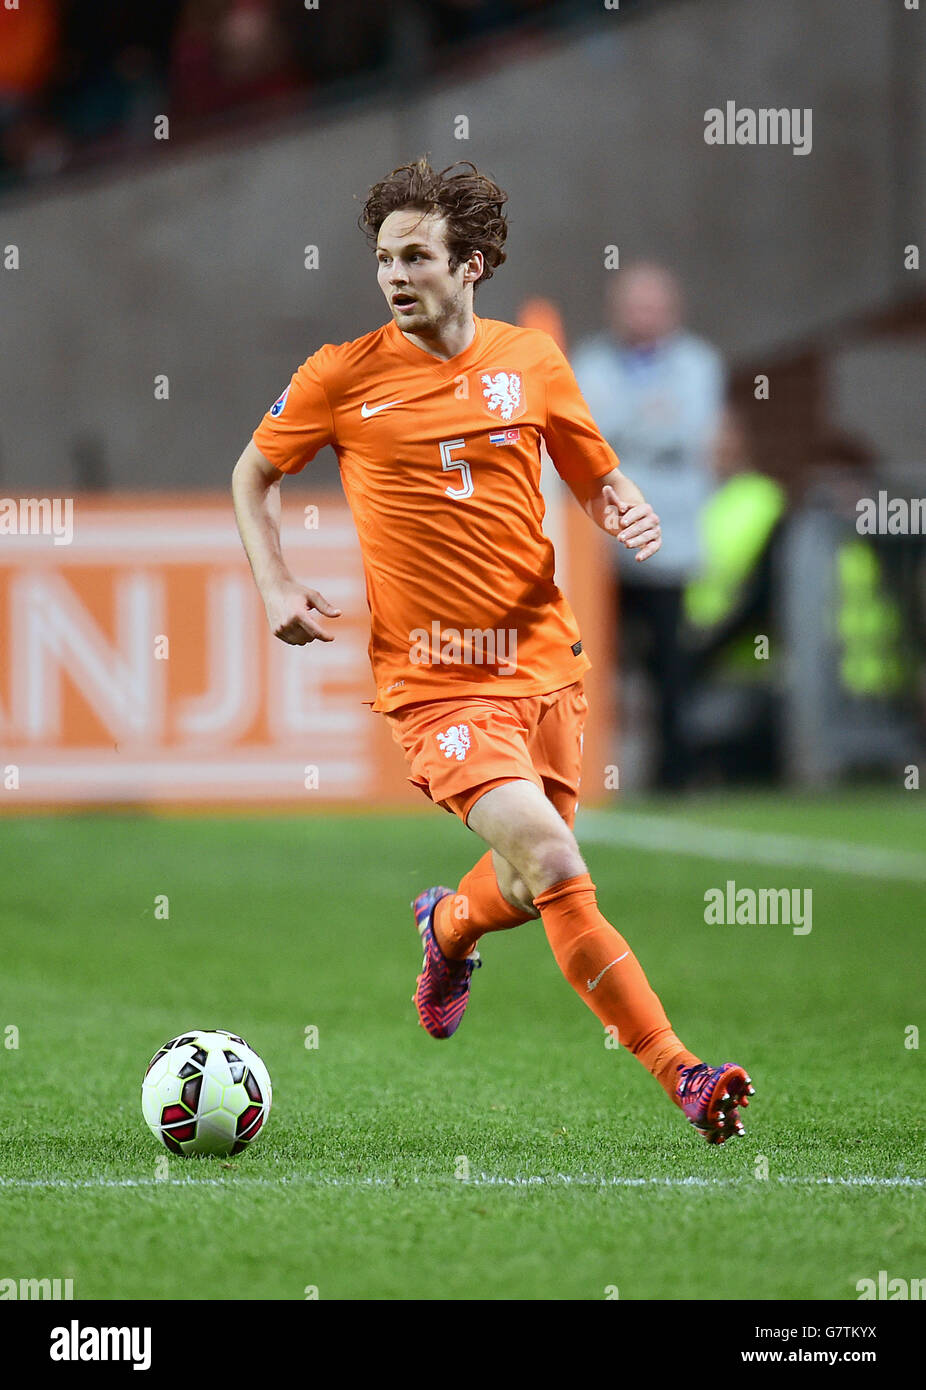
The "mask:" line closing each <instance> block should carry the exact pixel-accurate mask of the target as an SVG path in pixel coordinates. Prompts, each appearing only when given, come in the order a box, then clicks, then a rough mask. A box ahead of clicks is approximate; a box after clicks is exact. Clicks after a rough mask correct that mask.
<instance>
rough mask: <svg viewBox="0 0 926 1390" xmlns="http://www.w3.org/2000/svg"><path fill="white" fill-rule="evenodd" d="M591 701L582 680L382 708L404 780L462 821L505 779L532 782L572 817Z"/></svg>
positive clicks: (564, 814) (564, 815)
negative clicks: (401, 758)
mask: <svg viewBox="0 0 926 1390" xmlns="http://www.w3.org/2000/svg"><path fill="white" fill-rule="evenodd" d="M587 712H588V701H587V700H586V698H585V691H584V689H583V686H582V682H581V681H576V682H575V683H574V684H573V685H567V686H564V688H563V689H562V690H554V691H552V692H551V694H549V695H522V696H511V697H504V696H502V697H499V698H498V699H482V698H479V697H476V696H472V695H469V696H463V697H462V698H461V699H459V700H453V699H450V700H427V701H424V702H422V703H419V704H413V705H403V706H401V707H400V708H399V709H397V710H392V711H390V712H389V713H387V714H386V716H385V717H386V718H387V719H388V720H389V724H390V727H391V729H392V737H393V738H394V739H395V741H396V743H398V744H399V746H400V747H401V748H402V750H403V752H404V753H405V757H406V759H407V760H408V763H409V765H410V768H411V775H410V776H409V779H408V780H409V781H410V782H411V783H412V785H413V786H415V787H418V788H420V790H421V791H423V792H424V794H425V796H428V797H430V799H431V800H432V801H435V802H436V803H437V804H438V806H443V807H444V809H445V810H447V811H452V812H453V813H454V815H457V816H459V817H460V819H461V820H462V821H463V824H464V825H465V824H466V819H467V817H468V815H469V813H470V811H471V810H472V808H473V806H474V805H475V803H476V802H477V801H478V800H479V798H480V797H481V796H484V795H485V793H486V792H487V791H490V790H491V788H492V787H497V786H499V785H500V784H501V783H502V782H510V781H512V780H515V779H522V778H523V779H524V780H525V781H528V782H533V783H534V784H535V785H536V786H538V787H540V789H541V791H543V793H544V794H545V795H546V796H547V798H548V799H549V800H550V801H551V802H552V803H553V805H554V806H555V807H556V809H557V811H558V812H559V814H560V815H561V816H562V818H563V820H564V821H565V822H566V824H567V825H568V826H570V827H571V826H572V824H573V822H574V821H575V814H576V807H577V806H578V798H579V779H580V776H581V771H582V731H583V728H584V726H585V716H586V713H587Z"/></svg>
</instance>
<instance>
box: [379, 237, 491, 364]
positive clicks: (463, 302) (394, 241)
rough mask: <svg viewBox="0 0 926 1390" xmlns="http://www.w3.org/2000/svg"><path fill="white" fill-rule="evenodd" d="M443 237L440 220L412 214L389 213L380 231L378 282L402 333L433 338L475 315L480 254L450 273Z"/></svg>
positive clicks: (480, 265) (480, 267) (477, 253)
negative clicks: (474, 288) (453, 322)
mask: <svg viewBox="0 0 926 1390" xmlns="http://www.w3.org/2000/svg"><path fill="white" fill-rule="evenodd" d="M444 232H445V224H444V219H443V218H442V217H437V216H435V215H434V214H433V213H426V214H422V213H421V212H418V211H415V210H413V209H412V210H401V211H399V212H391V213H390V214H389V216H388V217H387V218H386V220H385V221H384V222H383V225H382V226H381V227H380V229H379V237H378V238H377V243H376V259H377V263H378V269H377V272H376V278H377V280H378V282H379V287H380V289H381V290H382V292H383V294H384V295H385V296H386V303H387V304H388V305H389V308H390V311H391V313H392V317H393V318H394V319H395V322H396V323H397V324H398V326H399V328H400V329H401V330H402V332H403V333H412V334H419V335H421V336H423V337H429V336H431V335H433V334H438V333H439V332H440V329H441V327H442V325H444V324H446V323H448V322H449V321H451V320H453V319H459V318H461V317H462V316H463V315H465V314H466V313H467V312H471V311H472V297H471V296H472V291H471V288H470V287H471V286H472V284H473V281H474V280H475V279H476V278H477V277H478V275H479V274H480V273H481V269H482V264H481V256H480V253H479V252H476V253H475V257H474V258H472V259H471V260H469V261H466V262H464V263H463V264H462V265H458V266H457V267H456V269H455V270H451V269H450V265H449V253H448V250H447V244H446V241H445V239H444Z"/></svg>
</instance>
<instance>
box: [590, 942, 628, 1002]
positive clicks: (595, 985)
mask: <svg viewBox="0 0 926 1390" xmlns="http://www.w3.org/2000/svg"><path fill="white" fill-rule="evenodd" d="M629 955H630V952H629V951H625V952H624V955H623V956H618V958H617V960H612V961H609V962H608V964H607V965H606V966H605V968H604V970H602V971H601V973H600V974H598V975H596V976H595V978H594V980H586V982H585V983H586V984H587V985H588V992H589V994H591V992H592V990H593V989H597V988H598V986H599V985H600V984H601V976H602V975H604V974H606V973H607V971H609V970H610V969H611V966H612V965H617V963H618V961H622V960H623V959H624V957H625V956H629Z"/></svg>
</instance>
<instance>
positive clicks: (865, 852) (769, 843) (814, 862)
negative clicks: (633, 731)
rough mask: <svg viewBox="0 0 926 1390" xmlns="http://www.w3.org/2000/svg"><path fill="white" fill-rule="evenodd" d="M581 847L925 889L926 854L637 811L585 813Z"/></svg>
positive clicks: (581, 815)
mask: <svg viewBox="0 0 926 1390" xmlns="http://www.w3.org/2000/svg"><path fill="white" fill-rule="evenodd" d="M576 834H577V836H578V839H579V843H580V844H582V843H583V842H584V843H586V844H593V845H621V846H628V847H630V848H632V849H641V850H651V851H653V852H656V853H660V854H688V855H694V856H696V857H697V858H699V859H722V860H726V861H731V860H737V859H744V860H746V861H747V862H748V863H752V864H773V865H775V867H776V868H787V869H795V868H798V869H825V870H827V871H828V872H830V873H837V874H852V875H855V876H857V877H860V878H881V879H895V880H900V881H902V882H906V883H926V854H920V853H918V852H917V851H916V850H906V849H884V848H882V847H881V846H880V845H861V844H853V843H852V842H850V841H848V840H827V839H815V838H813V837H809V836H803V835H783V834H771V833H768V832H766V831H762V830H731V829H729V828H727V827H725V826H717V825H698V824H696V823H695V822H693V821H689V820H685V819H684V818H682V817H678V816H653V815H644V814H642V813H639V812H636V811H628V812H619V813H618V814H616V815H615V814H612V813H610V812H607V811H581V812H580V813H579V817H578V823H577V826H576Z"/></svg>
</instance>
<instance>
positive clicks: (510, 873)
mask: <svg viewBox="0 0 926 1390" xmlns="http://www.w3.org/2000/svg"><path fill="white" fill-rule="evenodd" d="M495 877H496V880H497V882H498V888H499V892H500V893H501V895H502V897H503V898H504V899H505V901H506V903H508V904H509V906H511V907H515V908H518V910H519V911H521V912H523V913H525V914H530V916H532V917H535V916H536V915H537V909H536V908H535V907H534V899H533V895H532V893H531V890H530V889H529V888H528V886H527V884H526V883H525V882H524V879H523V878H522V877H521V875H520V874H519V873H518V871H517V870H516V869H513V868H512V867H511V865H510V864H508V863H506V862H505V861H504V860H502V861H500V862H499V861H498V860H497V861H496V864H495Z"/></svg>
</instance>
